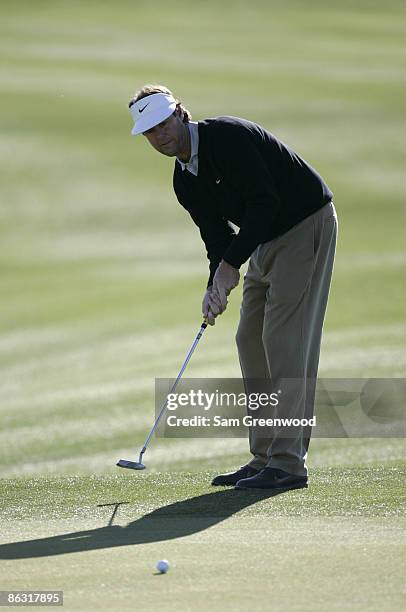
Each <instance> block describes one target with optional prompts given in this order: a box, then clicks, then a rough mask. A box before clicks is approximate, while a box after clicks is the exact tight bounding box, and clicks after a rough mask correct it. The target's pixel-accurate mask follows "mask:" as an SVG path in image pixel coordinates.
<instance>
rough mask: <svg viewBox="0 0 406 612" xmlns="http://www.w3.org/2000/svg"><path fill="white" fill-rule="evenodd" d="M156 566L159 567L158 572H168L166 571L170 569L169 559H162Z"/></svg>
mask: <svg viewBox="0 0 406 612" xmlns="http://www.w3.org/2000/svg"><path fill="white" fill-rule="evenodd" d="M156 568H157V570H158V572H161V574H166V572H167V571H168V569H169V563H168V561H167V560H166V559H161V560H160V561H158V563H157V564H156Z"/></svg>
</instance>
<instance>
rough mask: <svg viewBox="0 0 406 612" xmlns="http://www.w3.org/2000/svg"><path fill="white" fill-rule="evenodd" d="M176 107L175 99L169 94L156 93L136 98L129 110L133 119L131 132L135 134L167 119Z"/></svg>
mask: <svg viewBox="0 0 406 612" xmlns="http://www.w3.org/2000/svg"><path fill="white" fill-rule="evenodd" d="M175 108H176V100H175V98H174V97H173V96H171V95H170V94H165V93H156V94H152V95H150V96H145V98H142V99H141V100H137V102H135V103H134V104H133V105H132V106H131V108H130V112H131V114H132V116H133V119H134V127H133V129H132V130H131V134H133V135H134V136H136V135H137V134H142V133H143V132H145V131H146V130H149V129H150V128H152V127H154V126H155V125H158V123H161V121H164V120H165V119H167V118H168V117H169V116H170V115H172V113H173V112H174V110H175Z"/></svg>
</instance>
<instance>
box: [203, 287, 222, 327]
mask: <svg viewBox="0 0 406 612" xmlns="http://www.w3.org/2000/svg"><path fill="white" fill-rule="evenodd" d="M221 312H223V311H222V310H221V306H220V300H219V298H218V297H216V296H214V295H213V286H212V285H210V286H209V287H207V289H206V293H205V294H204V298H203V302H202V313H203V316H204V317H205V318H206V319H207V322H208V324H209V325H214V322H215V318H216V317H217V315H219V314H221Z"/></svg>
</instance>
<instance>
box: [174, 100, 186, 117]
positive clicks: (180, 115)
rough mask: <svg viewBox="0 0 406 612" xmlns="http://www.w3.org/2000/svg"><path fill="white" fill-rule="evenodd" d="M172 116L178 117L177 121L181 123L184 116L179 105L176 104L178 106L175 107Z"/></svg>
mask: <svg viewBox="0 0 406 612" xmlns="http://www.w3.org/2000/svg"><path fill="white" fill-rule="evenodd" d="M173 114H174V115H175V117H179V119H180V120H181V121H183V114H184V113H183V110H182V107H181V105H180V103H178V104H177V105H176V108H175V110H174V112H173Z"/></svg>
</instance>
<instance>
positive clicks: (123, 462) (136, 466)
mask: <svg viewBox="0 0 406 612" xmlns="http://www.w3.org/2000/svg"><path fill="white" fill-rule="evenodd" d="M206 327H207V319H205V320H204V321H203V323H202V324H201V326H200V329H199V332H198V334H197V336H196V338H195V340H194V342H193V344H192V346H191V348H190V351H189V353H188V355H187V357H186V359H185V361H184V363H183V366H182V367H181V369H180V372H179V374H178V377H177V379H176V380H175V382H174V383H173V385H172V389H171V390H170V391H169V393H168V395H170V394H171V393H173V392H174V390H175V389H176V387H177V384H178V382H179V381H180V379H181V376H182V374H183V372H184V371H185V368H186V366H187V364H188V363H189V359H190V358H191V356H192V355H193V351H194V350H195V348H196V346H197V343H198V342H199V340H200V338H201V337H202V335H203V332H204V330H205V329H206ZM167 405H168V396H167V397H166V400H165V402H164V404H163V406H162V408H161V411H160V413H159V415H158V417H157V418H156V419H155V423H154V426H153V427H152V429H151V431H150V432H149V435H148V438H147V439H146V440H145V444H144V446H143V447H142V449H141V452H140V456H139V458H138V461H128V460H127V459H119V461H117V463H116V465H117V466H118V467H121V468H127V469H129V470H145V468H146V466H145V465H144V463H142V456H143V454H144V453H145V451H146V450H147V446H148V444H149V441H150V440H151V438H152V436H153V433H154V431H155V430H156V428H157V427H158V423H159V421H160V420H161V418H162V416H163V414H164V412H165V410H166V407H167Z"/></svg>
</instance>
